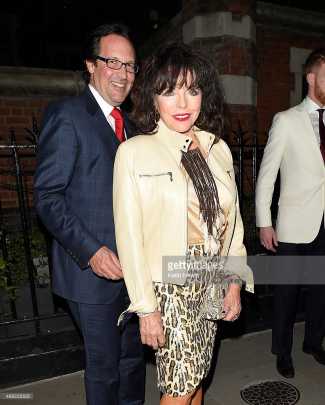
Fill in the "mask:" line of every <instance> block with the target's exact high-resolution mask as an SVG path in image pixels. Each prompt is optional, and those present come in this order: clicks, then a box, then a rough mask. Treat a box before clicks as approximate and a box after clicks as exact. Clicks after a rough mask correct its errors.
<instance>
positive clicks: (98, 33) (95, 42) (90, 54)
mask: <svg viewBox="0 0 325 405" xmlns="http://www.w3.org/2000/svg"><path fill="white" fill-rule="evenodd" d="M111 34H116V35H120V36H121V37H123V38H126V39H128V40H129V41H130V42H131V39H130V32H129V28H128V27H127V26H126V25H124V24H122V23H111V24H102V25H100V26H98V27H96V28H95V29H94V30H93V31H91V32H89V33H88V35H87V37H86V40H85V43H84V50H83V58H84V61H87V60H89V61H92V62H94V63H96V57H97V56H98V55H99V50H100V40H101V39H102V38H103V37H106V36H107V35H111ZM83 78H84V80H85V81H86V83H89V80H90V74H89V72H88V70H87V69H85V71H84V72H83Z"/></svg>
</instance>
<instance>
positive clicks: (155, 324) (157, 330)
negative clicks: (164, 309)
mask: <svg viewBox="0 0 325 405" xmlns="http://www.w3.org/2000/svg"><path fill="white" fill-rule="evenodd" d="M139 322H140V334H141V341H142V343H143V344H144V345H148V346H151V347H152V348H153V349H155V350H157V349H158V347H163V346H164V344H165V335H164V331H163V326H162V320H161V314H160V312H159V311H155V312H153V313H152V314H149V315H145V316H141V317H139Z"/></svg>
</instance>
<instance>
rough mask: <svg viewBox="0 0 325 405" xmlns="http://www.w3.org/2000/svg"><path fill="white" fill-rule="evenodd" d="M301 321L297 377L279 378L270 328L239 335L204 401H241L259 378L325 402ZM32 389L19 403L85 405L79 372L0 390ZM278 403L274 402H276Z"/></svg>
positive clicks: (313, 403)
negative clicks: (304, 343) (305, 347)
mask: <svg viewBox="0 0 325 405" xmlns="http://www.w3.org/2000/svg"><path fill="white" fill-rule="evenodd" d="M303 330H304V325H303V324H302V323H300V324H297V325H296V328H295V342H294V352H293V359H294V365H295V368H296V377H295V378H294V379H290V380H284V379H283V378H281V376H279V375H278V374H277V372H276V370H275V357H274V356H273V355H272V354H270V350H269V347H270V340H271V333H270V331H264V332H258V333H254V334H250V335H246V336H244V337H241V338H239V339H227V340H223V341H222V342H221V346H220V349H219V352H218V360H217V366H216V369H215V373H214V376H213V379H212V383H211V385H210V387H209V389H208V391H207V394H206V397H205V405H241V404H244V402H243V401H242V400H241V398H240V390H241V389H242V388H243V387H245V386H246V385H249V384H252V383H256V382H261V381H264V380H284V381H286V382H289V383H290V384H292V385H294V386H295V387H296V388H298V390H299V391H300V394H301V397H300V400H299V402H298V403H297V404H298V405H324V404H325V366H321V365H319V364H318V363H316V362H315V361H314V359H313V358H312V357H311V356H309V355H307V354H304V353H303V352H302V350H301V347H302V339H303ZM155 378H156V372H155V368H154V366H153V365H151V364H148V366H147V386H146V405H155V404H158V403H159V393H158V391H157V389H156V383H155ZM4 392H10V393H13V392H16V393H31V394H33V396H34V399H33V400H24V399H22V400H20V401H19V402H18V403H19V404H26V405H28V404H31V405H84V404H85V400H84V389H83V382H82V372H77V373H73V374H69V375H65V376H61V377H56V378H52V379H49V380H42V381H39V382H34V383H31V384H25V385H22V386H19V387H15V388H11V389H7V390H3V391H0V398H2V397H1V396H3V393H4ZM15 403H16V404H17V405H18V403H17V401H16V402H15V401H13V400H6V399H0V405H14V404H15ZM277 405H278V404H277Z"/></svg>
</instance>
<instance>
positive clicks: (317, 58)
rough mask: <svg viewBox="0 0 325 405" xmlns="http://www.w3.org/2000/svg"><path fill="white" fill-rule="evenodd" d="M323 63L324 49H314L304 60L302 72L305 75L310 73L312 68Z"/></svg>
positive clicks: (324, 59) (324, 60)
mask: <svg viewBox="0 0 325 405" xmlns="http://www.w3.org/2000/svg"><path fill="white" fill-rule="evenodd" d="M322 63H325V48H318V49H315V50H314V51H313V52H312V53H311V54H310V55H309V56H308V58H307V59H306V62H305V65H304V70H305V74H306V75H307V74H308V73H311V72H312V71H313V69H314V67H317V66H319V65H321V64H322Z"/></svg>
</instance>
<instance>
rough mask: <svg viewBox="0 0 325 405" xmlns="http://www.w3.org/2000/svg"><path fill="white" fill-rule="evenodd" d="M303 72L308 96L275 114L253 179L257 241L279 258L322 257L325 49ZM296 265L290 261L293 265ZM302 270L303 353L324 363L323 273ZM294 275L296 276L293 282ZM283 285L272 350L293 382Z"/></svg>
mask: <svg viewBox="0 0 325 405" xmlns="http://www.w3.org/2000/svg"><path fill="white" fill-rule="evenodd" d="M305 74H306V79H307V83H308V94H307V97H306V98H305V99H304V100H303V102H302V103H301V104H299V105H297V106H295V107H293V108H290V109H289V110H286V111H283V112H280V113H278V114H276V115H275V117H274V119H273V123H272V127H271V130H270V134H269V139H268V142H267V145H266V147H265V150H264V156H263V160H262V163H261V167H260V171H259V176H258V181H257V189H256V218H257V227H259V228H260V229H259V230H260V241H261V244H262V245H263V246H264V247H265V248H266V249H267V250H269V251H271V252H276V255H277V256H290V257H297V256H315V255H316V256H324V255H325V230H324V209H325V166H324V161H325V125H324V118H325V114H324V108H325V48H323V49H318V50H315V51H314V52H312V53H311V54H310V55H309V57H308V58H307V60H306V64H305ZM279 170H280V183H281V186H280V198H279V210H278V215H277V221H276V227H275V229H274V228H273V226H272V219H271V210H270V206H271V202H272V196H273V191H274V183H275V181H276V177H277V174H278V172H279ZM305 259H306V258H305ZM308 260H309V259H308V258H307V262H306V263H307V266H308ZM319 261H321V260H319ZM296 262H297V261H296ZM296 262H295V260H294V259H293V261H292V262H291V263H296ZM280 263H282V262H281V261H280V260H279V261H277V264H278V265H279V264H280ZM294 265H295V264H294ZM280 266H281V265H280ZM305 268H308V272H309V271H310V272H311V273H310V276H309V280H308V285H307V286H306V287H307V296H306V311H305V319H306V325H305V336H304V344H303V351H304V352H305V353H308V354H311V355H313V357H314V358H315V360H316V361H318V362H319V363H320V364H323V365H325V351H324V349H323V348H322V341H323V337H324V335H325V285H323V284H317V283H316V282H315V280H316V275H315V274H313V273H312V272H317V271H318V272H319V271H325V269H324V267H323V268H318V269H317V268H314V266H311V261H309V266H308V267H305ZM282 270H283V271H287V270H288V269H285V268H282V269H280V271H282ZM294 270H296V269H295V268H294ZM297 273H298V269H297ZM314 276H315V277H314ZM298 277H299V275H298V274H297V280H298ZM283 283H284V284H281V285H280V284H276V283H275V285H274V322H273V330H272V352H273V353H274V354H275V355H276V356H277V370H278V372H279V373H280V374H281V375H282V376H284V377H286V378H292V377H294V367H293V363H292V358H291V349H292V339H293V325H294V321H295V316H296V309H297V297H298V292H299V285H298V284H299V281H297V282H296V283H291V282H290V281H288V280H285V281H283Z"/></svg>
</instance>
